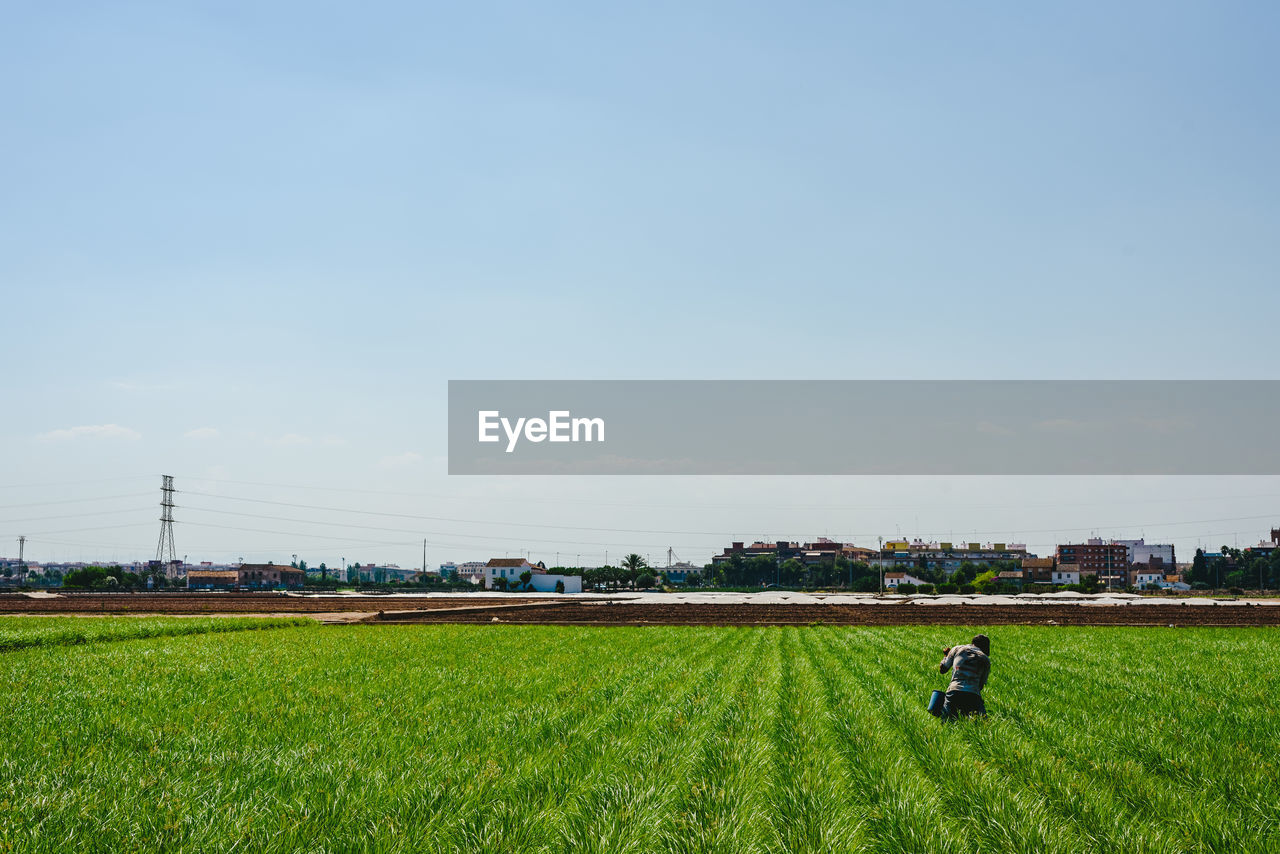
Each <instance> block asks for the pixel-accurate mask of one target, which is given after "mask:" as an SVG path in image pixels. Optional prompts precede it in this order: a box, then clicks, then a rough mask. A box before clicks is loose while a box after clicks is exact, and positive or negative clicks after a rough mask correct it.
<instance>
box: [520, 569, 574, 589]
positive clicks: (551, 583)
mask: <svg viewBox="0 0 1280 854" xmlns="http://www.w3.org/2000/svg"><path fill="white" fill-rule="evenodd" d="M556 582H560V583H563V584H564V590H563V591H562V592H564V593H581V592H582V576H581V575H552V574H551V573H549V572H541V573H539V572H535V573H534V574H533V578H532V579H531V580H530V581H529V586H530V587H532V588H533V589H534V590H537V591H538V592H540V593H555V592H556Z"/></svg>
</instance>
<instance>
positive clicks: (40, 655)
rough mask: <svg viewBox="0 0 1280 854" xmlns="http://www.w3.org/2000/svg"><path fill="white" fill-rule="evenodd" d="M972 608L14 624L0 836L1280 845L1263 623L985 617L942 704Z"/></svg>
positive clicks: (428, 844)
mask: <svg viewBox="0 0 1280 854" xmlns="http://www.w3.org/2000/svg"><path fill="white" fill-rule="evenodd" d="M15 622H20V621H17V620H14V621H5V622H3V623H0V630H3V631H11V630H12V629H11V624H12V623H15ZM77 622H81V623H84V622H89V621H88V620H79V621H77ZM110 622H112V623H116V624H120V625H127V621H122V620H113V621H110ZM974 631H976V629H972V628H969V629H957V628H939V627H900V628H836V627H822V628H767V629H751V628H685V627H663V628H644V629H638V628H582V627H558V626H556V627H548V626H542V627H539V626H525V627H522V626H510V625H503V626H341V627H324V628H313V629H309V630H293V631H290V630H285V631H272V632H234V633H227V634H218V635H214V634H199V635H191V636H184V637H156V638H153V639H150V640H142V641H135V642H129V643H94V644H87V645H78V646H49V647H42V648H32V649H25V650H18V651H12V652H8V653H5V654H4V655H0V673H2V674H3V676H2V679H3V684H4V685H5V686H6V689H7V690H6V691H5V692H4V694H3V696H2V697H0V851H2V850H16V851H51V852H52V851H70V850H75V851H193V852H194V851H201V852H204V851H281V852H284V851H290V852H292V851H403V852H419V851H431V852H448V851H488V852H522V851H538V852H560V851H574V852H599V854H604V852H609V854H613V852H711V851H718V852H770V854H772V852H801V851H811V852H886V854H888V852H970V851H973V852H1005V851H1009V852H1073V854H1074V852H1083V851H1093V852H1184V851H1186V852H1274V851H1278V850H1280V763H1278V762H1277V758H1276V748H1275V745H1276V744H1277V743H1280V669H1278V668H1277V666H1276V665H1277V663H1280V633H1277V632H1275V631H1273V630H1269V629H1196V630H1168V629H1165V630H1157V629H1115V628H1111V629H1103V628H1094V629H1086V628H1029V627H993V628H989V629H986V631H987V633H988V634H990V635H991V637H992V645H993V655H992V661H993V668H992V677H991V682H990V684H989V686H988V688H987V690H986V692H985V697H986V700H987V705H988V708H989V709H990V711H991V714H990V717H989V718H987V719H986V720H965V721H960V722H958V723H955V724H942V723H940V722H939V721H937V720H936V719H934V718H932V717H930V716H929V715H928V714H927V713H926V712H925V704H926V702H927V699H928V693H929V691H930V690H931V689H933V688H942V687H945V682H946V679H945V677H942V676H940V675H939V674H938V673H937V662H938V659H939V658H940V648H941V647H942V646H944V645H947V644H952V643H956V642H958V641H964V640H967V639H968V637H969V636H971V635H972V634H973V633H974Z"/></svg>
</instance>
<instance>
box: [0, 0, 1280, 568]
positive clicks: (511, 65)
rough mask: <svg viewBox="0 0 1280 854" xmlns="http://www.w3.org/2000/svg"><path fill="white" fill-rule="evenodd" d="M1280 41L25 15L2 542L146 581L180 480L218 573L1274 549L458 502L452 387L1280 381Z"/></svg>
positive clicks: (1006, 493) (11, 204)
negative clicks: (954, 541)
mask: <svg viewBox="0 0 1280 854" xmlns="http://www.w3.org/2000/svg"><path fill="white" fill-rule="evenodd" d="M1278 48H1280V9H1277V7H1276V6H1275V5H1274V4H1268V3H1261V2H1256V3H1214V4H1208V3H1168V2H1162V3H1154V2H1152V3H1126V4H1112V3H1076V4H1070V5H1068V6H1064V7H1062V8H1061V9H1058V10H1048V9H1027V8H1015V7H1010V6H1007V5H1006V6H1001V7H1000V8H997V7H995V6H992V5H986V6H984V5H982V4H977V5H975V4H954V3H923V4H909V5H902V4H897V5H892V4H889V5H886V4H849V3H830V4H816V3H814V4H785V5H784V4H744V3H718V4H713V3H708V4H688V3H681V4H674V3H672V4H661V3H650V4H635V5H634V6H632V7H630V8H622V7H621V6H619V5H618V4H605V6H601V4H580V5H577V6H573V5H565V4H554V3H542V4H501V3H474V4H463V5H461V6H456V7H453V8H450V7H445V6H440V7H427V6H426V5H425V4H403V5H397V4H378V5H369V4H366V5H363V6H361V7H359V8H357V7H354V6H349V5H347V4H317V3H308V4H301V3H299V4H287V3H272V4H234V3H219V4H207V5H204V6H201V5H198V4H197V5H187V4H184V5H179V4H173V3H163V4H162V3H156V4H111V6H110V8H108V7H104V6H102V5H101V4H58V5H57V6H51V5H49V4H22V5H18V6H14V7H12V8H10V9H9V10H8V11H7V15H6V24H5V26H4V28H3V29H0V94H2V95H3V103H4V109H3V112H2V113H0V131H2V132H0V188H3V189H2V191H0V283H3V293H4V295H5V299H4V306H5V309H6V310H5V312H4V344H3V351H2V352H3V361H2V362H0V393H3V396H4V400H5V405H6V409H7V410H8V411H9V412H10V413H11V415H10V417H8V418H6V419H5V421H4V425H3V426H2V427H0V443H2V447H3V454H2V456H0V485H3V486H5V487H6V488H5V489H3V490H0V505H4V507H3V509H0V554H8V553H10V552H12V551H14V550H15V547H14V546H13V545H10V544H9V543H11V542H12V540H13V539H15V538H16V537H17V535H19V534H22V533H28V534H31V535H32V544H31V548H32V549H34V552H31V553H32V554H34V556H36V557H37V558H43V557H63V558H77V557H94V556H98V555H100V554H105V553H108V552H109V553H110V554H113V555H118V556H119V557H122V558H123V557H144V558H145V557H147V556H148V555H149V553H151V552H153V551H154V541H155V538H156V533H157V526H158V523H157V522H155V520H154V516H155V511H154V508H152V507H150V505H152V504H153V503H154V498H155V496H154V495H150V494H151V493H155V492H156V491H157V490H156V487H157V486H158V481H159V477H158V475H159V474H160V473H161V472H170V473H173V474H175V475H178V476H179V483H178V485H179V488H180V489H182V488H184V487H185V488H187V489H191V490H195V489H197V488H199V489H200V490H201V491H205V492H210V493H214V492H216V493H219V494H220V495H222V496H224V497H223V498H218V499H215V498H212V497H209V496H184V497H183V498H182V499H181V502H180V503H182V502H185V505H186V506H185V507H184V508H183V510H182V511H180V512H179V514H178V516H179V519H180V520H186V521H187V522H190V523H191V524H190V525H189V526H188V527H186V528H184V527H182V526H180V527H179V530H178V545H179V550H180V551H182V550H184V546H185V549H186V551H187V552H188V553H189V554H190V555H191V557H192V559H195V558H196V557H197V556H199V557H203V558H212V559H222V558H225V557H228V556H231V557H236V556H240V555H244V556H246V557H250V556H252V557H254V558H261V559H267V558H275V559H281V558H287V557H288V556H289V554H292V553H299V554H302V555H304V556H307V555H311V560H312V562H313V563H315V562H319V560H322V559H328V560H329V561H330V562H334V561H335V560H336V556H337V555H339V554H342V555H343V556H346V557H348V558H355V557H359V558H361V559H365V560H384V559H385V560H396V561H399V562H400V563H402V564H405V565H409V564H411V563H416V562H417V561H419V560H420V559H421V558H420V547H419V548H418V549H414V548H412V547H406V546H403V545H400V543H403V542H408V541H410V540H413V539H415V538H418V539H420V538H421V537H422V536H429V535H428V533H427V530H429V531H431V532H433V533H432V534H431V535H430V536H429V538H430V539H432V540H433V542H435V543H439V544H440V545H438V546H436V545H433V546H431V547H430V548H429V555H428V560H429V562H430V563H432V564H434V563H437V562H439V561H440V560H444V559H450V558H452V559H458V560H463V559H468V558H483V557H489V556H493V555H495V554H499V553H505V552H506V551H508V550H509V551H510V552H511V553H513V554H514V553H516V552H517V551H524V550H526V549H527V550H532V551H533V552H534V557H535V558H537V557H543V558H549V557H551V555H550V554H549V552H552V551H554V550H556V549H560V550H561V551H563V552H566V553H568V552H573V551H575V549H576V550H578V551H580V552H585V553H587V554H590V553H591V552H595V553H596V555H595V557H594V558H592V559H598V558H599V557H602V555H603V549H604V548H605V547H606V546H610V547H612V548H613V549H616V550H618V551H622V550H630V549H633V548H634V549H636V550H640V551H642V552H652V553H654V556H655V558H656V556H657V552H658V546H659V545H660V544H662V543H668V544H672V545H676V546H677V547H678V548H677V551H680V550H681V549H683V550H684V551H685V552H688V553H687V554H682V556H684V557H690V558H692V559H695V560H699V561H701V560H704V559H705V558H706V557H707V556H708V555H709V554H710V553H711V551H712V550H713V548H718V547H719V546H720V545H723V544H724V542H725V541H727V539H726V537H725V536H724V535H725V534H736V535H737V536H736V537H735V538H737V539H743V538H751V537H754V536H773V537H790V538H802V537H809V536H817V535H821V534H823V533H830V534H832V535H833V536H834V535H839V534H858V535H869V536H870V537H871V539H872V540H874V537H875V535H876V534H877V533H883V534H886V535H892V534H894V533H896V531H897V530H898V529H901V531H902V533H904V534H917V533H918V534H919V535H921V536H925V537H931V536H934V537H945V536H949V535H951V534H953V533H954V532H959V531H962V530H969V531H978V532H986V531H992V533H993V536H992V537H990V538H992V539H1010V540H1012V539H1026V540H1028V541H1029V542H1031V543H1033V544H1040V546H1041V548H1044V547H1046V546H1048V545H1051V544H1052V543H1053V542H1055V541H1058V540H1059V539H1066V538H1069V536H1070V535H1069V534H1066V533H1064V534H1062V535H1061V536H1059V535H1057V534H1050V533H1036V532H1043V531H1053V530H1056V529H1062V528H1068V527H1073V526H1079V527H1081V528H1089V529H1090V530H1092V529H1097V530H1099V532H1100V533H1107V534H1112V533H1114V534H1117V535H1128V534H1131V535H1133V536H1138V535H1140V533H1141V531H1139V530H1136V529H1134V528H1132V527H1131V526H1132V525H1137V524H1139V523H1149V522H1156V521H1161V520H1173V521H1179V520H1183V521H1186V522H1187V523H1188V524H1187V525H1182V526H1180V527H1177V528H1166V529H1147V532H1148V536H1149V538H1154V537H1157V536H1158V535H1159V534H1165V533H1167V535H1168V536H1166V537H1164V538H1166V539H1168V538H1175V537H1177V538H1180V539H1177V542H1178V543H1179V545H1180V547H1183V546H1186V545H1188V544H1191V543H1193V542H1194V541H1195V540H1196V539H1197V538H1200V537H1202V536H1209V537H1220V536H1224V535H1228V534H1230V535H1231V536H1238V537H1239V539H1240V540H1241V541H1242V544H1247V543H1251V542H1253V541H1254V540H1256V539H1257V535H1260V534H1261V533H1263V532H1264V531H1265V528H1266V527H1267V526H1266V524H1265V522H1264V521H1263V520H1255V519H1253V518H1249V517H1254V516H1262V515H1265V514H1266V513H1268V512H1272V511H1277V517H1278V518H1277V519H1275V520H1273V521H1277V522H1280V502H1278V501H1277V496H1280V481H1277V479H1274V478H1272V479H1265V478H1254V479H1243V480H1240V479H1236V480H1232V481H1227V480H1218V479H1201V480H1183V481H1168V480H1140V481H1134V480H1125V481H1114V480H1110V479H1102V480H1096V479H1095V480H1085V481H1080V482H1075V481H1071V482H1068V481H1064V480H1049V479H1020V480H1016V481H1012V480H1011V481H999V480H995V479H991V480H984V479H953V480H950V481H944V480H929V481H927V482H926V481H894V482H883V481H877V480H867V479H861V480H852V479H816V480H802V479H795V480H787V479H759V480H754V479H705V480H700V481H693V480H686V479H652V480H649V479H626V480H612V479H599V478H597V479H574V478H562V479H555V480H548V479H536V480H534V479H521V480H495V479H484V478H472V479H467V480H459V479H456V478H455V479H450V478H448V477H446V476H445V475H444V466H443V463H442V461H441V457H442V456H443V454H444V430H443V426H444V403H445V383H446V381H447V380H448V379H452V378H675V377H681V378H683V377H696V378H908V377H912V378H922V377H929V378H988V377H991V378H1037V377H1042V378H1064V377H1072V378H1167V377H1168V378H1173V377H1178V378H1276V368H1275V366H1276V363H1277V358H1276V353H1277V349H1278V348H1277V346H1276V325H1277V318H1280V288H1278V287H1277V281H1276V277H1277V274H1276V271H1277V270H1278V269H1280V263H1277V262H1278V261H1280V234H1278V233H1277V232H1278V231H1280V229H1278V226H1280V168H1277V163H1276V155H1275V152H1276V151H1280V115H1278V114H1277V112H1276V110H1275V108H1274V103H1275V93H1274V91H1273V90H1274V83H1275V81H1276V80H1277V79H1280V50H1278ZM77 428H79V429H77ZM132 477H136V478H138V479H137V480H125V478H132ZM196 478H206V479H209V480H205V481H203V482H200V481H197V480H196ZM85 481H93V483H83V482H85ZM212 481H220V482H219V483H213V482H212ZM229 481H252V482H255V483H267V484H275V485H276V486H271V487H261V486H250V485H248V484H247V483H230V482H229ZM24 485H32V486H24ZM298 485H309V486H320V487H326V488H328V489H332V490H337V489H359V490H366V492H339V491H315V490H312V491H306V490H298V489H296V488H293V487H296V486H298ZM393 492H395V493H412V494H405V495H394V496H393V495H389V494H388V493H393ZM135 493H136V495H135ZM144 493H147V494H148V495H149V496H150V497H147V496H144ZM117 495H121V496H123V495H129V496H130V497H129V498H110V499H108V498H107V497H108V496H117ZM249 497H252V498H258V499H263V500H269V501H278V502H284V503H298V504H313V505H317V506H333V507H339V508H343V509H344V510H346V509H351V508H354V509H366V510H369V511H372V512H375V513H386V512H399V513H404V514H406V515H416V516H436V517H445V518H449V519H467V520H475V521H474V523H472V522H468V523H461V522H443V521H436V522H433V523H430V527H428V524H429V523H428V522H427V521H426V520H406V519H400V520H399V521H396V520H395V519H394V518H391V517H386V516H373V515H366V516H358V515H353V514H350V513H345V512H344V513H337V512H332V513H324V514H321V513H320V511H314V510H309V509H303V508H293V509H290V508H287V507H282V506H279V505H254V504H250V503H247V502H237V501H236V500H235V499H237V498H249ZM71 498H94V499H101V500H95V501H91V502H82V503H69V504H47V505H42V506H39V507H34V506H24V505H30V504H31V503H33V502H52V501H65V500H68V499H71ZM318 498H323V500H318ZM197 503H202V504H203V507H202V509H199V510H197V509H196V505H197ZM215 509H216V510H219V511H221V512H222V513H223V515H221V516H219V515H216V514H214V513H213V512H212V511H213V510H215ZM106 510H111V511H112V512H113V515H108V514H107V513H106V512H105V511H106ZM46 511H47V512H46ZM254 511H259V512H260V514H270V515H274V516H276V517H281V518H278V519H275V520H261V519H259V520H254V519H252V518H251V517H250V516H233V515H230V513H232V512H254ZM91 512H94V513H99V514H101V515H96V516H89V515H86V514H88V513H91ZM131 514H132V515H131ZM46 516H48V517H54V516H57V517H59V518H56V519H54V518H50V519H46V518H44V517H46ZM285 517H294V518H297V519H302V518H307V519H317V518H321V519H324V520H325V522H326V523H327V525H326V526H325V527H321V526H317V525H313V524H304V523H300V522H296V523H295V522H290V521H285ZM1219 519H1221V520H1223V521H1220V522H1219V521H1214V522H1212V523H1210V522H1208V521H1204V520H1219ZM28 520H32V521H28ZM197 522H199V523H200V524H203V525H206V526H208V525H213V524H219V525H224V526H225V527H223V528H214V527H197V526H196V524H195V523H197ZM544 522H546V523H555V524H560V525H563V526H566V527H565V528H564V529H558V530H554V531H553V530H537V529H531V528H521V527H519V526H518V525H515V524H513V523H544ZM1192 522H1194V523H1195V524H1190V523H1192ZM352 524H363V525H368V526H382V527H390V528H397V529H399V528H401V527H403V528H405V529H406V531H397V532H392V531H375V530H369V529H356V528H353V527H346V528H343V527H342V526H344V525H348V526H349V525H352ZM571 526H583V527H584V528H595V529H601V530H597V531H589V530H569V528H570V527H571ZM232 528H238V529H245V528H252V529H257V530H252V531H250V530H232ZM416 528H422V529H426V530H424V531H423V533H422V534H421V535H420V536H418V537H415V535H413V534H412V533H408V532H407V529H416ZM1255 528H1256V529H1257V535H1255V534H1254V533H1253V531H1254V530H1255ZM668 530H678V531H682V532H706V533H705V534H698V536H694V535H693V534H692V533H687V534H680V535H676V534H670V535H668V534H665V533H662V534H660V533H632V532H634V531H644V532H649V531H655V532H656V531H668ZM318 531H323V532H324V535H325V536H327V537H329V539H324V538H322V537H321V536H320V535H319V534H318V533H316V532H318ZM1000 531H1003V532H1004V533H1003V534H999V532H1000ZM37 532H45V533H40V535H39V536H35V535H34V534H36V533H37ZM1023 532H1028V533H1026V534H1025V535H1024V536H1019V535H1020V534H1022V533H1023ZM1239 532H1243V533H1239ZM1080 533H1081V535H1084V534H1087V533H1088V532H1087V531H1082V532H1080ZM530 535H532V536H530ZM340 538H341V539H340ZM957 538H958V534H957ZM983 538H984V539H987V538H988V537H983ZM863 539H864V541H865V539H866V537H865V536H864V537H863ZM1226 541H1228V542H1230V541H1231V540H1230V537H1227V539H1226ZM361 549H365V551H364V552H361ZM588 549H590V551H588Z"/></svg>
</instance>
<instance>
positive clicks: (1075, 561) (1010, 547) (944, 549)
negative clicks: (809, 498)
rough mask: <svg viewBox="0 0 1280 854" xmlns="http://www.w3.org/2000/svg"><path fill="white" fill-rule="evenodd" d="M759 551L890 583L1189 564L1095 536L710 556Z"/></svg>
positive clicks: (1168, 570) (1265, 544) (761, 547)
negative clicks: (1044, 548)
mask: <svg viewBox="0 0 1280 854" xmlns="http://www.w3.org/2000/svg"><path fill="white" fill-rule="evenodd" d="M1278 547H1280V528H1273V529H1272V530H1271V539H1270V540H1263V541H1261V542H1259V543H1258V545H1257V546H1254V547H1252V548H1251V549H1250V550H1251V551H1253V552H1256V553H1259V554H1263V555H1270V554H1271V552H1272V551H1274V550H1275V549H1276V548H1278ZM1218 556H1219V555H1217V554H1216V553H1211V554H1208V555H1206V557H1209V558H1213V557H1218ZM759 557H767V558H770V559H773V560H775V561H778V562H779V563H782V562H786V561H789V560H795V561H798V562H799V563H800V564H802V565H804V566H816V565H820V564H822V563H823V562H829V561H832V560H835V559H836V558H844V559H846V560H850V561H860V562H863V563H867V564H869V565H871V566H872V567H874V568H877V569H879V570H880V571H881V572H883V573H884V579H885V586H886V587H890V588H894V587H897V586H898V585H900V584H916V585H919V584H925V583H929V581H928V579H929V578H936V577H938V576H939V575H941V574H946V573H953V572H955V571H956V570H957V569H959V568H960V567H962V566H964V565H965V564H970V565H973V566H976V567H997V568H998V569H999V570H1000V574H999V577H1000V579H1001V580H1004V581H1009V582H1014V583H1018V584H1022V583H1028V584H1061V585H1065V584H1079V583H1081V581H1082V580H1083V579H1084V578H1085V577H1087V576H1090V575H1092V576H1096V577H1097V579H1098V582H1099V583H1100V584H1101V585H1102V586H1103V587H1107V588H1121V587H1130V586H1132V587H1139V588H1142V587H1165V588H1174V589H1186V588H1187V585H1186V584H1185V578H1184V577H1183V576H1184V572H1185V570H1186V569H1187V568H1188V566H1189V565H1188V564H1179V563H1178V560H1177V555H1176V553H1175V549H1174V546H1173V544H1172V543H1148V542H1146V540H1145V539H1136V540H1121V539H1109V540H1108V539H1101V538H1091V539H1088V540H1085V541H1084V542H1078V543H1064V544H1061V545H1058V546H1056V547H1055V549H1054V554H1053V555H1052V556H1049V557H1039V556H1038V555H1035V554H1032V553H1031V552H1029V551H1027V546H1026V544H1024V543H980V542H945V541H925V540H922V539H912V540H908V539H893V540H888V541H886V542H884V543H883V544H881V546H880V547H879V548H876V549H872V548H863V547H860V546H855V545H852V544H849V543H838V542H834V541H832V540H828V539H825V538H824V539H819V540H817V541H815V542H810V543H798V542H786V541H779V542H754V543H751V544H749V545H748V544H746V543H744V542H734V543H732V544H731V545H729V546H728V547H726V548H725V549H724V551H723V552H722V553H720V554H718V555H715V556H714V557H713V558H712V564H713V565H714V564H721V563H726V562H729V561H733V560H735V559H752V558H759ZM672 580H673V581H675V580H676V579H672ZM679 580H681V581H682V580H683V579H679Z"/></svg>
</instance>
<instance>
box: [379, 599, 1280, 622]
mask: <svg viewBox="0 0 1280 854" xmlns="http://www.w3.org/2000/svg"><path fill="white" fill-rule="evenodd" d="M364 622H366V623H398V624H405V623H493V622H500V623H521V624H531V623H532V624H556V625H602V626H644V625H689V626H703V625H711V626H803V625H815V624H823V625H835V626H903V625H938V626H960V625H983V626H990V625H1061V626H1170V625H1172V626H1280V608H1268V607H1259V606H1251V605H1238V606H1193V605H1185V606H1179V605H1111V606H1089V605H934V606H927V607H922V606H911V605H839V604H819V605H800V604H797V605H742V604H734V605H699V604H676V603H673V604H670V605H667V604H655V603H635V602H612V603H603V602H600V603H598V602H573V601H568V602H553V603H545V602H540V603H529V604H524V605H521V606H518V607H510V606H490V607H483V606H472V607H467V608H436V609H432V610H429V611H428V610H418V611H386V612H384V613H380V614H374V615H371V616H370V617H369V618H367V619H366V620H364Z"/></svg>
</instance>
